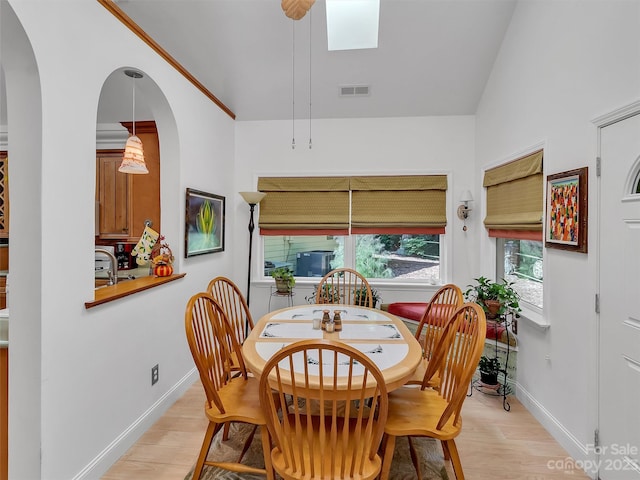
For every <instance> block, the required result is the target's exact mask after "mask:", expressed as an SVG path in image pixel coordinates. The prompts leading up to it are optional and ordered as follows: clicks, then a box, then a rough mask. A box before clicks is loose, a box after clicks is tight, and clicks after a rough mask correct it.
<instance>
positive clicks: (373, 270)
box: [264, 234, 440, 283]
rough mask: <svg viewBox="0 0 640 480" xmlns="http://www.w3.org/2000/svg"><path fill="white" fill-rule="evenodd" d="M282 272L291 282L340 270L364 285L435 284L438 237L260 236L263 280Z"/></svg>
mask: <svg viewBox="0 0 640 480" xmlns="http://www.w3.org/2000/svg"><path fill="white" fill-rule="evenodd" d="M281 266H286V267H288V268H289V269H290V270H291V271H292V272H294V274H295V276H296V277H312V278H313V277H322V276H324V275H325V274H326V273H328V272H329V271H330V270H332V269H334V268H340V267H350V268H355V269H356V270H357V271H358V272H360V273H361V274H362V275H364V276H365V277H366V278H368V279H388V280H391V279H399V280H403V281H404V280H408V281H426V282H430V283H432V282H433V283H435V282H438V281H439V280H440V235H416V234H404V235H401V234H364V235H351V236H331V235H329V236H288V235H279V236H265V237H264V275H265V276H268V275H269V274H270V273H271V271H272V270H273V269H274V268H276V267H281Z"/></svg>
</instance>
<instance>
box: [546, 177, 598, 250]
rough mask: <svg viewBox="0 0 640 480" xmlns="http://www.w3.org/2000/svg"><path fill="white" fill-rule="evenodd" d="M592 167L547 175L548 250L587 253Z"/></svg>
mask: <svg viewBox="0 0 640 480" xmlns="http://www.w3.org/2000/svg"><path fill="white" fill-rule="evenodd" d="M588 173H589V169H588V167H584V168H578V169H576V170H570V171H568V172H562V173H556V174H554V175H548V176H547V214H546V218H545V247H548V248H559V249H562V250H571V251H574V252H580V253H587V224H588V216H587V198H588V196H587V190H588V186H587V184H588Z"/></svg>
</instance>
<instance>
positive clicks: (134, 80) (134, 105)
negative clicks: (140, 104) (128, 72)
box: [131, 75, 136, 137]
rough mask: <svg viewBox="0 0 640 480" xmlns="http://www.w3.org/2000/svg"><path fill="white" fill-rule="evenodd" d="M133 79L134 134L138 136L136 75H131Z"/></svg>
mask: <svg viewBox="0 0 640 480" xmlns="http://www.w3.org/2000/svg"><path fill="white" fill-rule="evenodd" d="M131 79H132V80H133V113H132V114H131V117H132V118H133V136H134V137H135V136H136V77H135V75H132V76H131Z"/></svg>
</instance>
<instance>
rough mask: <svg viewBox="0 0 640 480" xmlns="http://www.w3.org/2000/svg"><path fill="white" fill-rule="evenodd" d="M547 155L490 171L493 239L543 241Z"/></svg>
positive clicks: (488, 225)
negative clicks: (544, 173) (544, 172)
mask: <svg viewBox="0 0 640 480" xmlns="http://www.w3.org/2000/svg"><path fill="white" fill-rule="evenodd" d="M542 157H543V152H542V150H539V151H537V152H534V153H532V154H530V155H527V156H526V157H522V158H519V159H517V160H514V161H512V162H509V163H506V164H504V165H500V166H499V167H495V168H492V169H490V170H487V171H486V172H485V174H484V181H483V186H484V187H485V188H486V189H487V205H486V207H487V215H486V217H485V219H484V225H485V227H486V228H487V229H488V230H489V236H490V237H499V238H519V239H523V240H538V241H542V218H543V213H544V201H543V192H544V181H543V176H542Z"/></svg>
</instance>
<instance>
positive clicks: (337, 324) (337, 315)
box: [333, 310, 342, 332]
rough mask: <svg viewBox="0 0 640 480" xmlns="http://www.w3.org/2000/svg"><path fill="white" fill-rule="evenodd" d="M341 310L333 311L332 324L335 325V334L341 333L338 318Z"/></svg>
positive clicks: (340, 322) (340, 324) (339, 319)
mask: <svg viewBox="0 0 640 480" xmlns="http://www.w3.org/2000/svg"><path fill="white" fill-rule="evenodd" d="M341 311H342V310H334V311H333V323H334V324H335V327H334V328H335V331H336V332H341V331H342V318H340V312H341Z"/></svg>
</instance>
